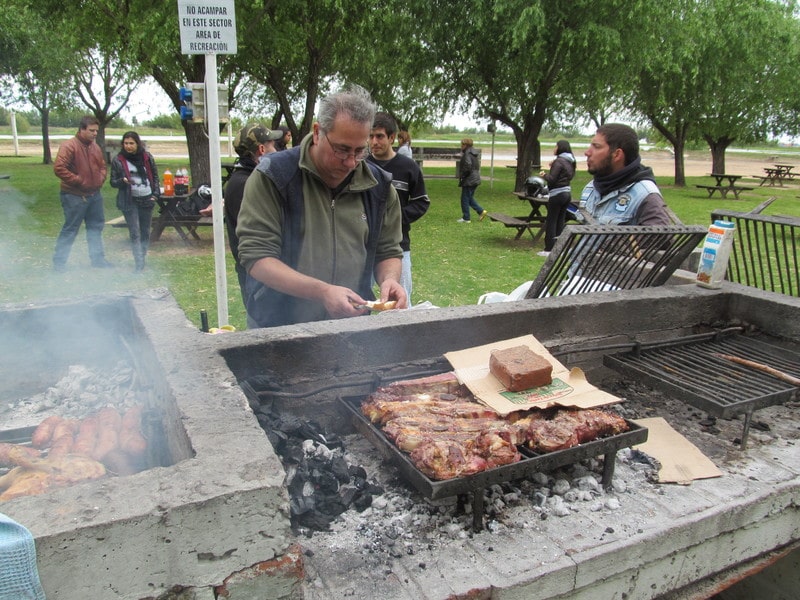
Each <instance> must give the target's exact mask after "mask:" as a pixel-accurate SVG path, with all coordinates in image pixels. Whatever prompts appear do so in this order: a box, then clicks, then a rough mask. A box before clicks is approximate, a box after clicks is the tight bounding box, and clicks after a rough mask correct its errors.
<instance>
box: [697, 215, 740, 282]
mask: <svg viewBox="0 0 800 600" xmlns="http://www.w3.org/2000/svg"><path fill="white" fill-rule="evenodd" d="M735 230H736V224H735V223H732V222H729V221H722V220H718V221H714V224H713V225H711V226H710V227H709V228H708V233H707V234H706V240H705V242H704V243H703V251H702V254H701V255H700V266H699V267H698V268H697V279H696V282H697V285H699V286H702V287H706V288H711V289H716V288H719V287H721V286H722V281H723V280H724V279H725V273H726V272H727V270H728V259H730V256H731V250H732V249H733V234H734V232H735Z"/></svg>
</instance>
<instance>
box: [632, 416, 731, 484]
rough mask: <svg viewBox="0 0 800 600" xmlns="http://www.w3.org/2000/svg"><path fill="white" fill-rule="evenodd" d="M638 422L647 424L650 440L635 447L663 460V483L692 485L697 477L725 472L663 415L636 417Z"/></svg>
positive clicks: (659, 473) (661, 477) (707, 477)
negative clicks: (675, 428)
mask: <svg viewBox="0 0 800 600" xmlns="http://www.w3.org/2000/svg"><path fill="white" fill-rule="evenodd" d="M634 423H636V424H637V425H641V426H642V427H647V431H648V434H647V441H646V442H645V443H643V444H639V445H638V446H634V447H635V448H636V449H637V450H641V451H642V452H644V453H645V454H647V455H649V456H652V457H653V458H655V459H656V460H657V461H658V462H659V463H661V468H660V469H659V471H658V480H659V481H660V482H661V483H679V484H683V485H688V484H689V483H691V482H692V480H694V479H709V478H711V477H721V476H722V471H720V470H719V469H718V468H717V467H716V465H715V464H714V463H712V462H711V460H710V459H709V458H708V457H707V456H706V455H705V454H703V453H702V452H701V451H700V449H699V448H698V447H697V446H695V445H694V444H692V443H691V442H690V441H689V440H687V439H686V438H685V437H683V436H682V435H681V434H680V433H678V432H677V431H675V430H674V429H673V428H672V427H671V426H670V425H669V423H667V422H666V421H665V420H664V419H663V418H661V417H653V418H650V419H636V420H635V421H634Z"/></svg>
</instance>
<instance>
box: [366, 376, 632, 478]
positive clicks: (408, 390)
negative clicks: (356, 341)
mask: <svg viewBox="0 0 800 600" xmlns="http://www.w3.org/2000/svg"><path fill="white" fill-rule="evenodd" d="M454 382H456V383H457V380H456V379H455V375H453V374H452V373H446V374H444V375H442V376H436V377H435V378H423V379H417V380H411V381H407V382H396V383H393V384H391V385H389V386H385V387H382V388H379V389H378V390H377V391H376V392H375V393H374V394H372V395H371V396H370V397H369V398H368V400H367V401H366V402H365V403H363V404H362V406H361V411H362V413H363V414H364V415H365V416H366V417H367V418H368V419H369V420H370V421H372V422H373V423H376V424H378V425H381V426H382V430H383V433H384V434H385V435H386V437H387V438H389V439H390V440H392V441H393V442H394V444H395V445H396V446H397V447H398V448H399V449H400V450H402V451H403V452H407V453H408V454H409V458H410V459H411V461H412V462H413V463H414V465H415V466H416V467H417V468H418V469H419V470H420V471H421V472H422V473H424V474H425V475H426V476H428V477H429V478H431V479H434V480H444V479H452V478H454V477H464V476H467V475H472V474H474V473H478V472H480V471H484V470H486V469H491V468H494V467H497V466H500V465H507V464H511V463H514V462H517V461H519V460H521V459H522V456H521V455H520V453H519V449H518V446H520V445H522V444H527V445H528V446H529V447H530V448H532V449H533V450H534V451H536V452H541V453H544V452H554V451H556V450H563V449H566V448H571V447H572V446H576V445H578V444H580V443H582V442H586V441H590V440H594V439H596V438H598V437H601V436H608V435H616V434H618V433H622V432H624V431H627V430H628V424H627V423H626V422H625V420H624V419H622V418H621V417H619V416H617V415H614V414H613V413H606V412H603V411H600V410H593V409H588V410H564V409H562V410H548V411H533V412H531V413H529V414H527V415H525V416H520V415H519V414H512V415H510V416H508V417H500V416H499V415H498V414H497V413H496V412H495V411H494V410H492V409H490V408H488V407H485V406H483V405H482V404H478V403H477V402H474V401H470V400H468V399H467V398H468V397H469V395H468V392H464V394H465V395H463V396H462V395H461V394H462V391H461V390H460V389H459V388H460V386H456V387H454V386H453V383H454ZM454 392H455V393H454ZM470 398H471V397H470Z"/></svg>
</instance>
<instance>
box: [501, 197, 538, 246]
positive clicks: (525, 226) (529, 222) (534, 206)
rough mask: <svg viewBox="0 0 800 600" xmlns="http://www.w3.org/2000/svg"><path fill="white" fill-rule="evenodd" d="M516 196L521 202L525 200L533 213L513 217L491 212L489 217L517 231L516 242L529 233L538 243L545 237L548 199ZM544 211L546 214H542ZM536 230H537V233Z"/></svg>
mask: <svg viewBox="0 0 800 600" xmlns="http://www.w3.org/2000/svg"><path fill="white" fill-rule="evenodd" d="M514 195H515V196H516V197H517V198H519V199H520V200H524V201H526V202H528V204H530V207H531V211H530V212H529V213H528V214H527V215H526V216H520V217H512V216H511V215H506V214H503V213H498V212H491V213H489V214H488V215H487V216H488V217H489V219H491V220H492V221H496V222H497V223H502V224H503V225H505V226H506V227H511V228H513V229H516V230H517V235H516V236H515V237H514V239H515V240H518V239H519V238H521V237H522V234H524V233H525V232H526V231H527V232H528V233H529V234H530V236H531V239H532V240H533V242H534V243H536V242H537V241H538V240H539V238H540V237H542V236H543V235H544V225H545V222H546V221H547V198H546V197H545V198H538V197H535V196H528V195H527V194H526V193H525V192H514ZM542 209H544V210H545V212H544V214H543V213H542ZM534 230H536V231H535V233H534Z"/></svg>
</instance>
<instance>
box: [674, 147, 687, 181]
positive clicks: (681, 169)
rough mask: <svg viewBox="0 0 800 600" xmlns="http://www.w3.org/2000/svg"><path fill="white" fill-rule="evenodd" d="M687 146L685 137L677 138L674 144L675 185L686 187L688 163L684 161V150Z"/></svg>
mask: <svg viewBox="0 0 800 600" xmlns="http://www.w3.org/2000/svg"><path fill="white" fill-rule="evenodd" d="M685 147H686V141H685V140H684V139H683V137H678V138H675V144H674V145H673V146H672V148H673V150H675V185H676V186H681V187H686V165H685V164H684V162H683V151H684V148H685Z"/></svg>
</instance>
